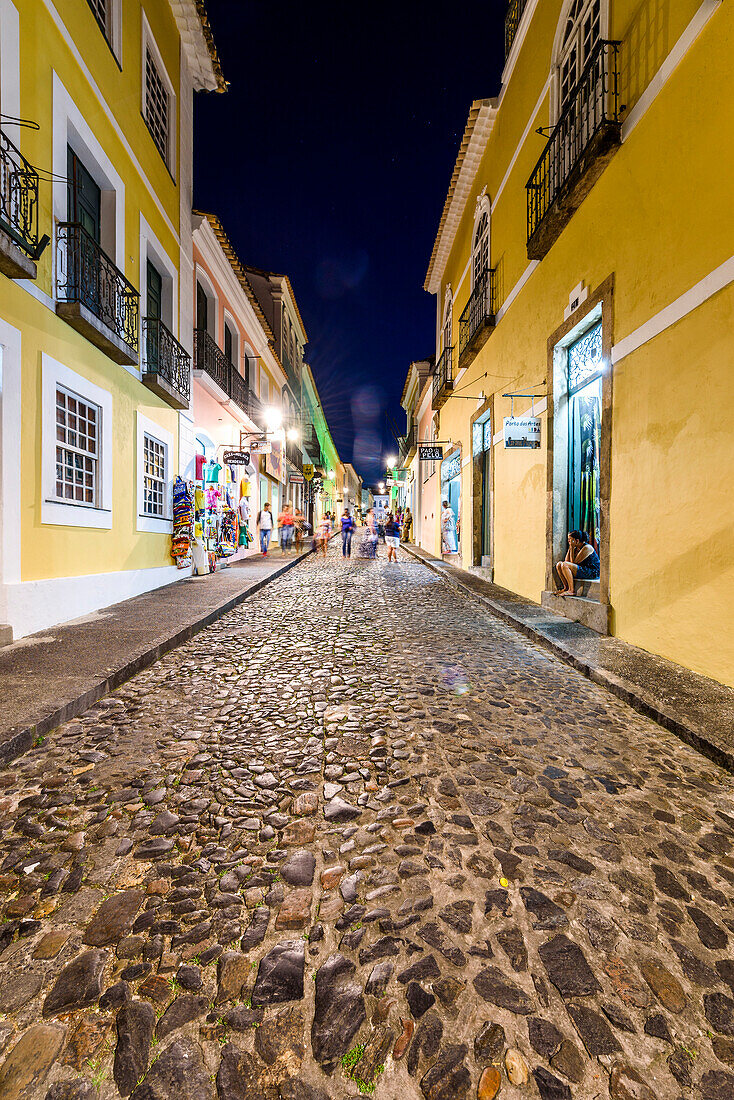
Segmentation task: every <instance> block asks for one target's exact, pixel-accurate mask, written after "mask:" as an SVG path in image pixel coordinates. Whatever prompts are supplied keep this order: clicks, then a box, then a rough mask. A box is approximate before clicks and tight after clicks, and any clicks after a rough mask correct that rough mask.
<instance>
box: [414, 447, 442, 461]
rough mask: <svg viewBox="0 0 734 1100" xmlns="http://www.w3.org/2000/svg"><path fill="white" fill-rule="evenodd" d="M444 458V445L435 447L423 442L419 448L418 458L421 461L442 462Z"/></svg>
mask: <svg viewBox="0 0 734 1100" xmlns="http://www.w3.org/2000/svg"><path fill="white" fill-rule="evenodd" d="M442 458H443V447H434V446H429V445H427V444H424V443H421V445H420V446H419V448H418V460H419V461H420V462H440V461H441V459H442Z"/></svg>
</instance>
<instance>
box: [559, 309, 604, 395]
mask: <svg viewBox="0 0 734 1100" xmlns="http://www.w3.org/2000/svg"><path fill="white" fill-rule="evenodd" d="M603 364H604V355H603V352H602V340H601V321H600V322H599V324H598V325H595V326H594V328H592V329H589V331H588V332H585V333H584V335H583V336H582V337H581V339H580V340H577V341H576V343H575V344H571V346H570V348H569V349H568V392H569V393H574V392H575V391H576V390H578V389H580V388H581V387H582V386H585V385H586V384H587V382H589V380H590V379H591V378H593V377H594V376H595V375H597V374H599V373H600V372H601V369H602V366H603Z"/></svg>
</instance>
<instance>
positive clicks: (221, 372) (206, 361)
mask: <svg viewBox="0 0 734 1100" xmlns="http://www.w3.org/2000/svg"><path fill="white" fill-rule="evenodd" d="M194 369H195V370H203V371H205V372H206V373H207V374H208V375H209V377H210V378H212V379H213V380H214V381H215V382H216V384H217V385H218V386H219V388H220V390H222V391H223V392H224V393H225V394H226V395H227V397H229V398H230V400H231V401H234V403H235V405H237V406H238V408H240V409H242V411H243V412H244V413H247V415H248V416H249V417H250V419H251V420H254V421H255V423H256V424H259V425H261V426H262V405H261V404H260V402H259V400H258V399H257V397H256V396H255V394H254V393H253V392H252V390H251V389H250V388H249V386H248V385H247V380H246V379H245V378H243V376H242V375H241V374H240V372H239V371H238V370H237V367H236V366H235V365H234V363H231V362H230V361H229V359H228V358H227V356H226V355H225V354H224V352H223V351H222V349H221V348H220V347H219V346H218V345H217V344H216V342H215V341H214V340H213V339H212V337H211V336H210V335H209V333H208V332H207V331H206V329H202V328H197V329H194Z"/></svg>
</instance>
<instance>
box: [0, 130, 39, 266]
mask: <svg viewBox="0 0 734 1100" xmlns="http://www.w3.org/2000/svg"><path fill="white" fill-rule="evenodd" d="M0 229H2V230H3V231H4V232H5V233H7V235H8V236H9V237H10V239H11V241H12V242H13V244H14V245H16V247H18V248H20V249H21V251H22V252H24V253H25V254H26V256H27V257H28V260H29V261H31V262H35V261H36V260H37V259H38V258H39V256H40V254H41V252H43V250H44V248H45V247H46V244H47V242H48V237H46V236H44V238H43V240H42V241H41V242H39V240H38V172H37V171H36V170H35V168H34V167H33V165H32V164H29V163H28V161H27V160H26V159H25V157H24V156H23V154H22V153H21V151H20V149H18V148H17V146H15V145H14V144H13V142H12V141H11V140H10V138H9V137H8V135H7V134H6V133H5V132H4V131H3V130H0ZM27 262H28V261H26V263H27ZM21 263H22V261H21ZM22 266H23V267H24V275H25V277H27V276H28V274H29V271H28V270H25V265H22ZM3 269H4V268H0V270H3ZM33 275H35V270H34V271H33ZM15 277H23V276H21V275H20V274H19V275H18V276H15Z"/></svg>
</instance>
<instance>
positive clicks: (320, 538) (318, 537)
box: [314, 512, 331, 557]
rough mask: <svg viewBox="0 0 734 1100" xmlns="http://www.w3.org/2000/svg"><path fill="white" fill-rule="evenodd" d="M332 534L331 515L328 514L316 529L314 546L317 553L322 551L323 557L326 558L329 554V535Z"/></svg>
mask: <svg viewBox="0 0 734 1100" xmlns="http://www.w3.org/2000/svg"><path fill="white" fill-rule="evenodd" d="M330 534H331V521H330V519H329V513H328V512H326V513H325V514H324V515H323V516H322V518H321V522H320V523H319V525H318V527H317V528H316V534H315V535H314V544H315V546H316V551H317V553H318V551H319V550H320V551H321V554H322V556H323V557H326V555H327V553H328V552H329V535H330Z"/></svg>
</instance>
